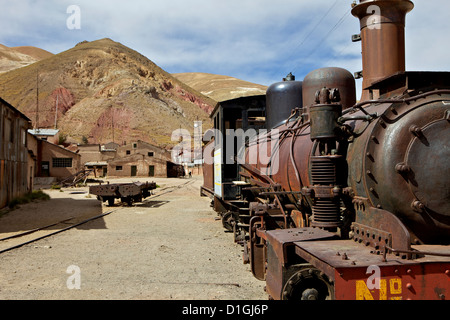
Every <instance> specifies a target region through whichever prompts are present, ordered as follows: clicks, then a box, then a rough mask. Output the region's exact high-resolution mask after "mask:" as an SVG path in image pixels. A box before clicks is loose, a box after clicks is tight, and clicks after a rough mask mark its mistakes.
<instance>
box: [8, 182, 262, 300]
mask: <svg viewBox="0 0 450 320" xmlns="http://www.w3.org/2000/svg"><path fill="white" fill-rule="evenodd" d="M137 180H139V179H137ZM109 181H110V182H111V183H115V182H130V181H132V180H130V179H128V180H126V179H120V180H109ZM135 181H136V179H135ZM140 181H142V182H145V181H146V180H145V179H141V180H140ZM149 181H155V182H156V183H157V184H158V185H159V186H160V188H158V189H157V190H155V191H154V195H153V196H151V197H149V198H147V199H145V200H144V201H143V202H142V203H135V204H133V206H132V207H127V206H124V205H122V204H121V203H120V202H119V201H117V200H116V204H115V205H114V206H113V207H108V206H107V205H106V204H102V203H101V202H100V201H98V200H97V199H96V197H95V196H92V195H89V194H88V188H87V187H83V188H66V189H62V191H59V190H48V189H47V190H44V191H45V192H46V193H48V194H49V195H50V196H51V200H49V201H43V202H34V203H30V204H26V205H22V206H20V208H18V209H16V210H14V211H11V212H9V213H6V214H3V215H2V216H1V217H0V238H5V237H8V236H11V235H14V234H17V233H20V232H24V231H28V230H32V229H34V228H37V227H41V226H45V225H49V224H52V223H55V222H58V221H61V220H64V219H69V218H71V220H69V221H67V222H66V223H62V224H59V225H57V226H53V227H50V228H49V229H47V230H43V231H38V232H35V233H32V234H30V235H27V236H23V237H20V238H15V239H10V240H4V241H0V250H3V249H5V248H9V247H12V246H15V245H17V244H19V243H23V242H25V241H29V240H31V239H35V238H37V237H40V236H43V235H46V234H48V233H49V230H50V231H51V232H54V231H57V230H61V229H62V228H65V227H67V226H69V224H68V223H73V222H78V221H82V220H85V219H87V218H90V217H94V216H97V215H100V214H102V213H108V212H111V211H112V212H111V213H110V214H108V215H106V216H104V217H102V218H99V219H96V220H92V221H90V222H88V223H86V224H83V225H80V226H78V227H75V228H72V229H69V230H67V231H64V232H61V233H58V234H56V235H53V236H50V237H47V238H44V239H41V240H39V241H36V242H32V243H30V244H27V245H24V246H21V247H19V248H16V249H14V250H10V251H7V252H4V253H2V254H0V299H1V300H17V299H21V300H30V299H33V300H50V299H51V300H54V299H56V300H68V299H71V300H87V299H89V300H113V299H121V300H267V298H268V297H267V294H266V293H265V292H264V282H261V281H258V280H256V279H255V278H253V276H252V274H251V272H250V267H249V265H244V264H243V263H242V258H241V253H242V248H241V247H240V246H239V245H237V244H235V243H233V235H232V234H230V233H225V232H224V229H223V228H222V225H221V222H220V220H216V217H217V214H216V213H215V212H214V211H213V210H212V208H211V207H210V199H208V198H205V197H200V196H199V194H200V191H199V188H200V186H201V184H202V178H201V177H200V176H194V177H193V178H191V179H162V178H155V179H152V180H149Z"/></svg>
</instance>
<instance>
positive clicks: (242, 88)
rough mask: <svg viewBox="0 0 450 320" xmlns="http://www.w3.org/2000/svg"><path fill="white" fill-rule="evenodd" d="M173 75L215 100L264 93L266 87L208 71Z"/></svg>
mask: <svg viewBox="0 0 450 320" xmlns="http://www.w3.org/2000/svg"><path fill="white" fill-rule="evenodd" d="M173 76H174V77H176V78H177V79H179V80H180V81H182V82H184V83H186V84H187V85H189V86H190V87H192V88H194V89H195V90H197V91H199V92H200V93H202V94H203V95H206V96H208V97H210V98H211V99H214V100H215V101H217V102H221V101H225V100H230V99H234V98H240V97H246V96H254V95H263V94H266V90H267V87H266V86H263V85H260V84H255V83H251V82H248V81H244V80H240V79H237V78H233V77H229V76H223V75H216V74H210V73H200V72H188V73H174V74H173Z"/></svg>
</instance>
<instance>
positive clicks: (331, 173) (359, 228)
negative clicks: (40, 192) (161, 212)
mask: <svg viewBox="0 0 450 320" xmlns="http://www.w3.org/2000/svg"><path fill="white" fill-rule="evenodd" d="M371 6H372V7H371ZM373 6H376V8H378V10H377V13H379V15H377V16H376V17H374V15H373V13H374V11H373V10H372V9H373ZM412 9H413V3H412V2H411V1H409V0H361V1H360V2H359V3H354V4H353V5H352V14H353V15H354V16H355V17H357V18H359V20H360V25H361V33H360V34H358V35H355V36H353V40H354V41H361V42H362V62H363V71H362V76H363V92H362V96H361V98H360V100H359V102H358V103H356V93H355V92H356V90H355V77H354V76H353V75H352V74H351V73H349V72H348V71H347V70H344V69H340V68H322V69H318V70H314V71H312V72H311V73H309V74H308V75H307V76H306V77H305V78H304V80H303V81H295V78H294V77H292V76H291V75H289V76H288V77H287V78H286V79H284V81H282V82H279V83H275V84H273V85H272V86H270V87H269V88H268V90H267V94H266V96H265V97H252V98H247V100H246V101H245V103H244V102H242V101H233V103H230V102H228V104H227V103H224V104H222V106H219V107H217V108H216V110H215V111H214V113H213V114H212V118H213V119H214V124H215V128H216V129H217V130H219V131H220V132H221V133H223V135H224V136H223V137H224V140H226V139H227V135H226V132H227V129H237V128H241V129H243V132H245V130H247V131H248V129H251V128H255V129H258V128H266V129H267V131H265V132H262V133H261V131H260V133H259V134H258V135H256V136H254V137H250V138H249V139H247V140H248V141H247V142H246V143H245V145H244V147H243V148H242V149H240V150H239V148H234V150H232V152H233V153H234V156H235V159H236V158H237V157H238V156H239V157H241V158H242V159H245V160H244V161H241V162H239V163H238V162H236V161H235V163H229V162H227V161H226V160H227V159H226V158H227V157H229V156H227V155H229V154H230V150H225V149H226V148H228V149H229V148H230V147H229V145H228V144H224V143H221V144H218V142H217V139H216V140H214V139H213V140H212V141H211V142H210V144H211V145H213V146H215V147H214V148H213V149H211V150H213V152H212V153H211V158H214V161H211V165H210V166H207V165H205V167H204V185H203V187H202V194H210V195H211V197H212V198H213V204H214V208H215V210H216V211H217V212H218V213H219V214H220V216H221V218H222V221H223V224H224V226H225V227H226V228H227V229H229V230H230V231H232V232H234V239H235V241H236V242H239V243H241V244H242V245H243V246H244V261H245V262H248V263H250V264H251V270H252V273H253V274H254V276H255V277H256V278H258V279H260V280H263V281H266V290H267V293H268V294H269V296H270V297H271V298H273V299H346V300H347V299H350V300H353V299H380V300H387V299H448V298H450V249H449V244H450V183H449V181H450V179H449V178H450V161H449V159H450V146H449V141H450V73H448V72H406V71H405V44H404V43H405V40H404V28H405V17H406V14H407V13H408V12H409V11H410V10H412ZM262 99H265V101H262ZM263 116H265V121H264V122H262V117H263ZM260 150H269V151H270V153H269V159H268V161H265V162H264V163H263V161H262V159H260ZM255 154H257V155H258V156H256V158H257V160H256V161H251V160H252V159H254V158H255ZM205 157H206V156H205Z"/></svg>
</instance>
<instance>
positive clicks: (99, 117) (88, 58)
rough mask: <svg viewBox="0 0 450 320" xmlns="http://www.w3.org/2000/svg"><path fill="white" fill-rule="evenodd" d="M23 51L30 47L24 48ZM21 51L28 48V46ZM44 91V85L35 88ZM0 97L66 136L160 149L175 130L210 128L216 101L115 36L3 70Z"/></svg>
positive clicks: (167, 145)
mask: <svg viewBox="0 0 450 320" xmlns="http://www.w3.org/2000/svg"><path fill="white" fill-rule="evenodd" d="M21 50H24V49H23V48H22V49H21ZM22 52H23V51H22ZM37 89H38V90H37ZM0 97H2V98H3V99H4V100H6V101H8V102H9V103H11V104H12V105H13V106H15V107H16V108H18V109H19V110H20V111H22V112H23V113H25V115H27V116H28V117H29V118H30V119H32V121H33V124H34V126H38V127H40V128H53V127H54V125H55V120H56V123H57V128H58V129H60V131H61V132H62V133H63V134H65V135H67V139H68V141H73V142H78V143H82V142H83V141H84V142H86V139H88V142H89V143H106V142H110V141H113V140H114V141H115V142H117V143H123V142H124V141H126V142H131V141H136V140H143V141H147V142H149V143H153V144H156V145H159V146H162V147H170V146H173V145H175V144H177V143H178V142H174V141H171V135H172V132H173V131H174V130H176V129H179V128H183V129H187V130H189V131H190V132H191V133H192V132H193V125H194V121H196V120H199V121H202V122H203V128H204V129H205V130H206V129H207V128H209V127H211V123H210V119H209V113H210V112H211V111H212V110H213V109H214V107H215V105H216V101H215V100H213V99H211V98H209V97H207V96H204V95H202V94H201V93H199V92H198V91H196V90H194V89H192V88H191V87H189V86H188V85H186V84H184V83H183V82H181V81H179V80H178V79H176V78H175V77H173V76H172V75H170V74H168V73H167V72H165V71H164V70H162V69H161V68H159V67H158V66H157V65H156V64H154V63H153V62H152V61H150V60H149V59H148V58H146V57H144V56H143V55H141V54H139V53H138V52H136V51H134V50H132V49H130V48H127V47H126V46H124V45H122V44H120V43H118V42H114V41H112V40H110V39H101V40H97V41H92V42H87V41H84V42H82V43H79V44H77V45H76V46H75V47H74V48H72V49H69V50H67V51H65V52H62V53H59V54H57V55H54V56H52V57H49V58H46V59H43V60H40V61H38V62H35V63H33V64H30V65H28V66H26V67H22V68H19V69H15V70H12V71H9V72H6V73H3V74H1V75H0Z"/></svg>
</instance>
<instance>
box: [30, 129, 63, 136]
mask: <svg viewBox="0 0 450 320" xmlns="http://www.w3.org/2000/svg"><path fill="white" fill-rule="evenodd" d="M28 132H29V133H31V134H32V135H35V136H55V135H56V134H57V133H58V132H59V130H58V129H29V130H28Z"/></svg>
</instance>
